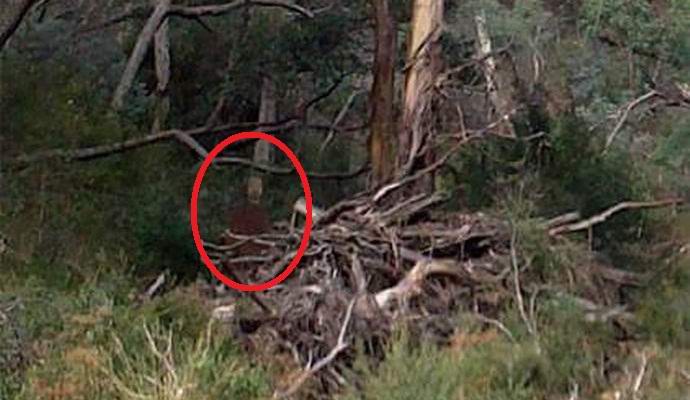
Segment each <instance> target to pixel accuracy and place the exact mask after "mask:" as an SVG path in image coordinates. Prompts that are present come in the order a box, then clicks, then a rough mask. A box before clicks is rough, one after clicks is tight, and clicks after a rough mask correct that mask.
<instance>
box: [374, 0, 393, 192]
mask: <svg viewBox="0 0 690 400" xmlns="http://www.w3.org/2000/svg"><path fill="white" fill-rule="evenodd" d="M372 6H373V7H374V21H375V27H376V28H375V29H376V52H375V55H374V72H373V75H374V84H373V86H372V89H371V93H370V99H369V104H370V107H371V115H370V120H369V121H370V136H369V143H368V144H369V159H370V161H371V170H372V171H371V172H372V173H371V181H370V182H369V184H370V186H372V187H375V186H378V185H380V184H382V183H383V182H385V181H387V180H388V179H390V178H391V177H392V176H393V174H394V171H395V158H394V153H393V152H394V147H395V140H396V137H395V129H394V128H395V115H394V108H393V100H394V93H395V92H394V82H395V80H394V79H395V77H394V73H395V35H396V31H395V21H394V19H393V16H392V15H391V10H390V7H389V4H388V0H372Z"/></svg>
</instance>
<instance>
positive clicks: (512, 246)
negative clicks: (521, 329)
mask: <svg viewBox="0 0 690 400" xmlns="http://www.w3.org/2000/svg"><path fill="white" fill-rule="evenodd" d="M516 240H517V232H516V231H515V228H513V233H512V235H511V236H510V261H511V264H512V266H513V279H514V283H515V299H516V301H517V306H518V311H519V312H520V317H521V318H522V321H523V322H524V323H525V326H527V331H528V332H529V333H530V335H532V336H535V332H534V327H533V326H532V322H531V321H530V319H529V318H528V317H527V312H526V311H525V302H524V300H523V298H522V288H521V286H520V270H519V268H518V260H517V251H516V250H515V245H516Z"/></svg>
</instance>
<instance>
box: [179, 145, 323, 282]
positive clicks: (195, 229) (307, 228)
mask: <svg viewBox="0 0 690 400" xmlns="http://www.w3.org/2000/svg"><path fill="white" fill-rule="evenodd" d="M243 139H259V140H265V141H267V142H269V143H271V144H272V145H274V146H276V147H278V148H279V149H280V150H281V151H282V152H283V153H284V154H285V155H286V156H287V157H288V158H289V159H290V162H292V165H293V166H294V167H295V170H297V174H298V175H299V179H300V181H301V182H302V189H303V190H304V198H305V200H306V203H307V204H306V206H307V207H306V208H307V215H306V216H305V223H304V232H303V233H302V242H301V243H300V245H299V248H298V249H297V254H296V255H295V257H294V258H293V259H292V261H290V264H289V265H288V266H287V268H285V270H283V272H281V273H280V274H278V275H277V276H275V277H274V278H273V279H271V280H269V281H267V282H264V283H257V284H246V283H239V282H235V281H233V280H232V279H230V278H228V277H227V276H225V275H223V273H221V272H220V271H219V270H218V268H217V267H216V266H215V265H214V264H213V262H212V261H211V259H210V258H209V256H208V254H207V253H206V250H205V249H204V246H203V242H202V241H201V235H200V234H199V224H198V221H197V216H198V213H197V211H198V208H197V205H198V201H199V189H200V188H201V182H202V181H203V179H204V175H206V171H207V170H208V167H209V166H210V165H211V162H212V161H213V159H214V158H216V157H217V156H218V154H219V153H220V152H221V151H223V149H224V148H226V147H227V146H229V145H231V144H233V143H235V142H237V141H240V140H243ZM311 206H312V198H311V188H310V186H309V180H308V179H307V174H306V172H304V168H303V167H302V164H301V163H300V162H299V159H298V158H297V156H296V155H295V153H293V152H292V150H290V148H289V147H288V146H287V145H286V144H285V143H283V142H282V141H280V140H279V139H277V138H276V137H274V136H271V135H267V134H266V133H264V132H240V133H237V134H234V135H230V136H228V137H227V138H225V140H223V141H222V142H220V143H218V144H217V145H216V147H214V148H213V150H211V152H209V153H208V155H207V156H206V158H205V159H204V162H203V163H202V164H201V166H200V167H199V171H197V174H196V179H195V180H194V186H193V187H192V200H191V204H190V218H191V225H192V236H194V244H195V245H196V249H197V251H199V254H200V255H201V260H202V261H203V262H204V265H205V266H206V268H208V270H209V271H211V273H212V274H213V276H215V277H216V278H217V279H218V280H220V281H221V282H223V283H224V284H226V285H227V286H229V287H231V288H233V289H237V290H240V291H246V292H258V291H261V290H266V289H270V288H272V287H273V286H275V285H277V284H279V283H280V282H282V281H284V280H285V279H286V278H287V277H288V276H289V275H290V274H291V273H292V271H294V270H295V268H297V264H299V262H300V260H301V259H302V256H303V255H304V253H305V252H306V251H307V246H309V238H310V236H311V224H312V218H311Z"/></svg>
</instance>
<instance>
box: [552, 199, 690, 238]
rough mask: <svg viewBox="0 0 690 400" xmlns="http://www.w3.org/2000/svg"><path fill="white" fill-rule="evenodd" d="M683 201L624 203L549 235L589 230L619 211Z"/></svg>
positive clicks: (666, 200) (674, 203)
mask: <svg viewBox="0 0 690 400" xmlns="http://www.w3.org/2000/svg"><path fill="white" fill-rule="evenodd" d="M683 201H684V200H683V199H682V198H672V199H664V200H656V201H624V202H622V203H618V204H616V205H615V206H613V207H610V208H608V209H606V210H604V211H603V212H601V213H599V214H596V215H593V216H591V217H589V218H587V219H585V220H582V221H579V222H575V223H572V224H566V225H561V226H557V227H555V228H552V229H550V230H549V235H550V236H557V235H560V234H563V233H569V232H577V231H581V230H585V229H589V228H591V227H593V226H594V225H596V224H599V223H602V222H604V221H606V220H607V219H608V218H609V217H611V216H612V215H613V214H615V213H617V212H619V211H623V210H626V209H638V208H658V207H667V206H673V205H676V204H680V203H683Z"/></svg>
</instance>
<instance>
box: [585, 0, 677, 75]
mask: <svg viewBox="0 0 690 400" xmlns="http://www.w3.org/2000/svg"><path fill="white" fill-rule="evenodd" d="M663 7H664V8H665V10H664V11H663V13H664V15H663V16H660V17H658V16H656V15H655V13H654V11H653V10H652V6H651V5H650V3H649V2H647V1H644V0H587V1H585V2H584V4H583V6H582V9H581V10H582V11H581V12H582V16H581V18H582V25H583V27H584V28H585V29H586V31H587V32H588V33H589V34H590V35H591V36H597V35H600V34H604V35H607V36H609V39H611V40H614V41H616V42H618V43H621V45H622V46H624V47H626V48H629V49H630V50H632V51H638V52H642V53H648V54H649V53H651V54H656V55H657V56H658V57H660V58H662V59H675V60H678V61H681V60H684V59H685V58H686V57H687V55H688V54H687V46H688V39H687V33H688V29H689V28H688V25H687V21H688V18H689V17H690V5H688V2H687V1H683V0H674V1H671V2H669V3H668V4H664V6H663ZM684 49H685V51H683V50H684ZM678 65H683V64H682V63H678Z"/></svg>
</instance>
